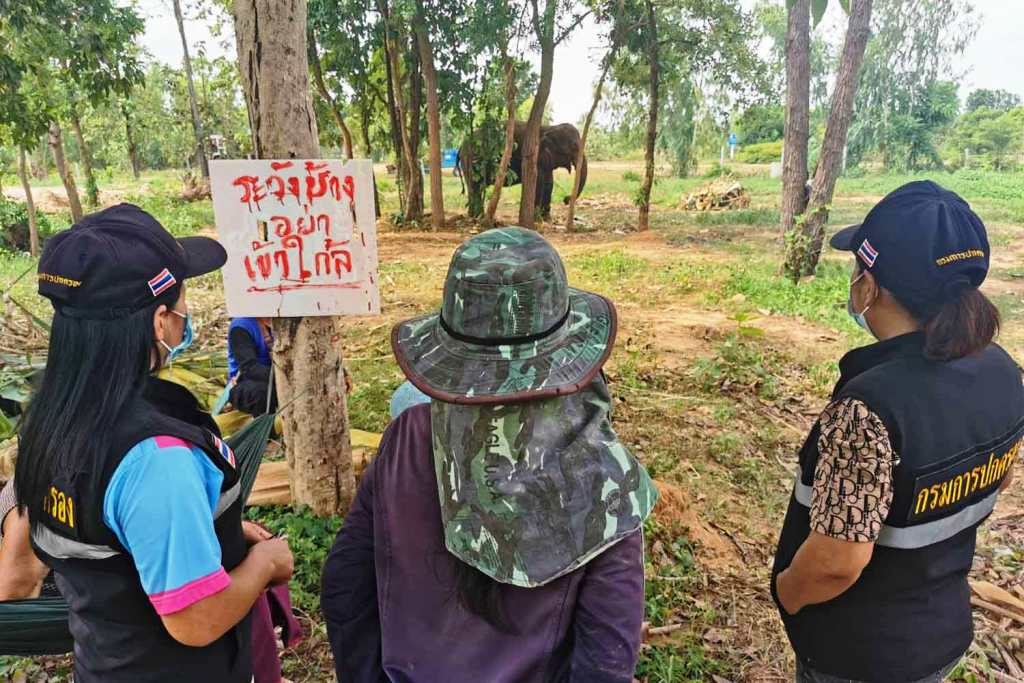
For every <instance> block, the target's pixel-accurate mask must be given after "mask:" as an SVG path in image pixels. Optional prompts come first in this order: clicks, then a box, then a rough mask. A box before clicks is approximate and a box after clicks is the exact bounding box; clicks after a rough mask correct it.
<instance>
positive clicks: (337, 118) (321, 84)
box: [306, 21, 352, 159]
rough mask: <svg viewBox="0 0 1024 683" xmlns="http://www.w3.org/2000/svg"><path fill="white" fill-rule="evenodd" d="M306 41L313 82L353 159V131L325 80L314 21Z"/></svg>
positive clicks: (346, 151)
mask: <svg viewBox="0 0 1024 683" xmlns="http://www.w3.org/2000/svg"><path fill="white" fill-rule="evenodd" d="M306 42H307V44H308V49H309V68H310V70H311V71H312V72H313V83H314V84H315V85H316V91H317V93H319V94H320V97H321V98H323V100H324V103H325V104H326V105H327V107H328V109H330V110H331V115H332V116H333V117H334V122H335V123H336V124H337V125H338V130H339V131H341V140H342V145H343V148H344V150H345V158H346V159H351V158H352V131H350V130H349V128H348V124H346V123H345V117H344V116H342V115H341V107H340V106H339V105H338V100H337V99H336V98H335V97H334V95H332V94H331V92H330V90H328V89H327V83H326V82H325V81H324V69H323V65H322V64H321V62H320V50H319V48H318V47H317V38H316V28H315V26H314V24H313V22H312V21H310V22H309V28H308V32H307V34H306Z"/></svg>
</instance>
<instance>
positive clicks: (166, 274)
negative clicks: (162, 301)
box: [149, 268, 178, 296]
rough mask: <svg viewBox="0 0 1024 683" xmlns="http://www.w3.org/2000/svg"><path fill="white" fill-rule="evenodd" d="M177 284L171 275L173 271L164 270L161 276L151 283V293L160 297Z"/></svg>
mask: <svg viewBox="0 0 1024 683" xmlns="http://www.w3.org/2000/svg"><path fill="white" fill-rule="evenodd" d="M177 282H178V281H177V280H175V279H174V276H173V275H171V271H169V270H167V269H166V268H164V269H163V270H162V271H161V272H160V274H159V275H157V276H156V277H155V278H153V279H152V280H150V281H149V291H151V292H153V296H160V295H161V294H163V293H164V292H166V291H167V290H168V289H170V288H171V287H173V286H174V285H175V284H177Z"/></svg>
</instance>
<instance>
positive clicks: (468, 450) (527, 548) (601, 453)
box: [430, 377, 658, 588]
mask: <svg viewBox="0 0 1024 683" xmlns="http://www.w3.org/2000/svg"><path fill="white" fill-rule="evenodd" d="M610 405H611V398H610V397H609V394H608V388H607V386H606V385H605V383H604V380H603V379H602V378H601V377H597V378H595V379H594V381H593V382H592V383H591V384H590V385H589V386H588V387H586V388H585V389H584V390H583V391H580V392H578V393H575V394H571V395H569V396H563V397H556V398H545V399H540V400H536V401H528V402H524V403H516V404H512V405H506V406H500V405H455V404H451V403H442V402H439V401H434V402H433V403H432V404H431V409H430V410H431V421H432V431H433V450H434V467H435V469H436V473H437V489H438V490H437V493H438V498H439V499H440V502H441V521H442V524H443V525H444V535H445V545H446V546H447V548H448V551H449V552H451V553H452V554H453V555H455V556H456V557H458V558H459V559H460V560H462V561H463V562H465V563H467V564H469V565H471V566H473V567H476V568H477V569H479V570H480V571H482V572H483V573H484V574H487V575H488V576H490V577H491V578H493V579H495V580H496V581H500V582H502V583H509V584H513V585H516V586H523V587H526V588H531V587H535V586H542V585H544V584H546V583H548V582H550V581H553V580H554V579H557V578H558V577H560V576H563V575H565V574H567V573H569V572H572V571H574V570H576V569H578V568H580V567H582V566H583V565H585V564H586V563H587V562H589V561H590V560H592V559H593V558H595V557H597V556H598V555H599V554H601V552H603V551H604V550H606V549H607V548H609V547H610V546H612V545H614V544H615V543H617V542H618V541H620V540H622V539H623V538H625V537H626V536H628V535H629V534H631V533H632V532H634V531H636V530H637V529H639V528H640V526H641V525H642V524H643V522H644V520H645V519H646V518H647V516H648V515H649V514H650V513H651V509H652V508H653V507H654V504H655V502H656V501H657V499H658V492H657V489H655V487H654V484H653V483H652V482H651V478H650V476H648V474H647V470H645V469H644V467H643V465H641V464H640V463H639V462H637V460H636V459H635V458H634V457H633V456H632V455H631V454H630V453H629V451H628V450H626V447H625V446H624V445H623V444H622V443H621V442H619V439H618V437H617V436H616V434H615V431H614V430H613V429H612V426H611V424H610V422H609V420H608V410H609V407H610Z"/></svg>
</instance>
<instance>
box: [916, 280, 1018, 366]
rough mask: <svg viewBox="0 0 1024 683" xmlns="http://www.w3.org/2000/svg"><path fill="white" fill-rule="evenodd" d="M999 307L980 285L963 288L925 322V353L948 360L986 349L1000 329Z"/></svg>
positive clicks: (930, 356)
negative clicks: (982, 291)
mask: <svg viewBox="0 0 1024 683" xmlns="http://www.w3.org/2000/svg"><path fill="white" fill-rule="evenodd" d="M999 324H1000V321H999V309H997V308H996V307H995V305H994V304H993V303H992V302H991V301H989V300H988V297H986V296H985V295H984V294H982V293H981V292H980V291H978V289H976V288H974V287H971V288H969V289H964V290H963V291H962V292H961V293H960V294H959V295H957V296H955V297H953V298H952V299H949V300H948V301H946V303H944V304H943V305H942V307H941V308H940V309H939V310H938V311H937V312H936V313H935V314H934V315H932V316H931V317H930V318H928V319H927V320H926V321H925V322H924V326H923V327H924V334H925V346H924V352H925V355H926V356H927V357H928V358H930V359H931V360H938V361H948V360H956V359H957V358H963V357H964V356H969V355H971V354H974V353H978V352H979V351H982V350H984V349H985V348H986V347H987V346H988V345H989V344H991V343H992V340H993V339H994V338H995V336H996V334H997V333H998V332H999Z"/></svg>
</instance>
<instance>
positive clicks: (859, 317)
mask: <svg viewBox="0 0 1024 683" xmlns="http://www.w3.org/2000/svg"><path fill="white" fill-rule="evenodd" d="M863 277H864V273H861V274H860V275H858V276H857V277H856V278H855V279H854V280H853V282H851V283H850V295H849V296H848V297H847V298H846V312H847V313H849V314H850V317H851V318H853V321H854V322H855V323H857V324H858V325H860V326H861V327H862V328H863V329H864V331H865V332H867V333H868V334H870V335H871V336H872V337H873V336H875V333H874V332H872V331H871V326H870V325H868V319H867V318H865V317H864V314H865V313H867V312H868V311H869V310H871V304H868V306H867V308H865V309H864V310H863V311H861V312H860V313H858V312H857V310H856V309H855V308H854V307H853V286H854V285H855V284H857V283H858V282H860V281H861V279H862V278H863Z"/></svg>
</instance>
